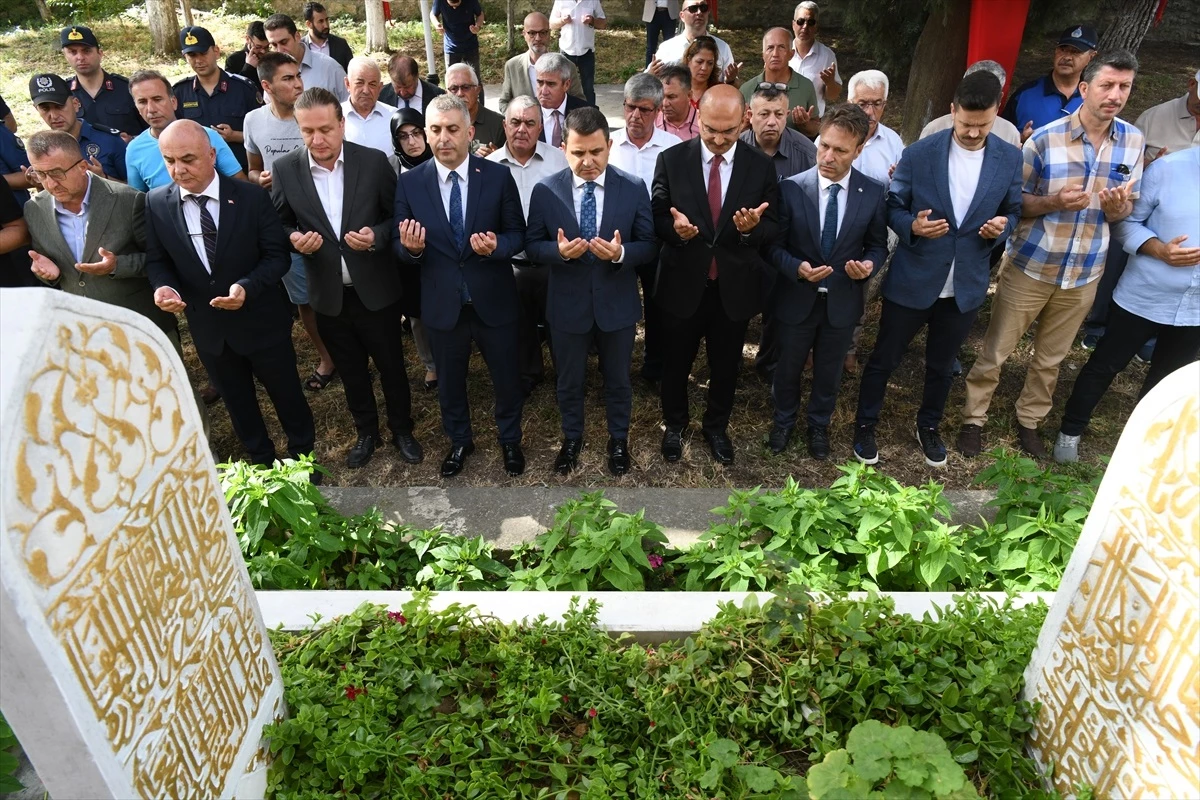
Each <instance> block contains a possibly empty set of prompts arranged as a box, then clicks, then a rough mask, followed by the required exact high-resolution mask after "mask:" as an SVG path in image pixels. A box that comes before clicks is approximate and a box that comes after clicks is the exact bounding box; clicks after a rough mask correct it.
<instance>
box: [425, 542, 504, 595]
mask: <svg viewBox="0 0 1200 800" xmlns="http://www.w3.org/2000/svg"><path fill="white" fill-rule="evenodd" d="M409 546H410V547H411V548H412V552H413V553H414V554H415V555H416V557H417V559H418V560H420V562H421V569H420V570H419V571H418V572H417V574H416V576H415V577H414V578H413V583H414V584H415V585H418V586H428V587H430V588H432V589H437V590H438V591H450V590H457V591H478V590H486V589H495V588H497V585H498V584H499V583H500V582H502V581H503V580H504V579H505V578H507V577H508V575H509V569H508V567H506V566H504V565H503V564H501V563H500V562H499V561H497V560H496V559H495V558H493V557H492V555H493V550H494V548H493V545H492V544H491V542H486V541H484V540H483V539H482V538H480V537H475V538H473V539H468V538H466V537H464V536H455V535H453V534H449V533H443V532H442V531H441V530H440V529H439V530H433V531H417V532H416V533H414V534H413V537H412V540H411V542H410V543H409Z"/></svg>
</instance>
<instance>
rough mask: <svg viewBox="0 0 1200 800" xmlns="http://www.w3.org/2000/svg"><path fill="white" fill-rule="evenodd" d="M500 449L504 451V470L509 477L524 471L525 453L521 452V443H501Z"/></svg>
mask: <svg viewBox="0 0 1200 800" xmlns="http://www.w3.org/2000/svg"><path fill="white" fill-rule="evenodd" d="M500 449H501V450H503V451H504V471H505V472H507V473H508V476H509V477H510V478H515V477H517V476H518V475H520V474H521V473H522V472H524V471H525V454H524V453H523V452H521V445H519V444H517V443H516V442H513V443H511V444H501V445H500Z"/></svg>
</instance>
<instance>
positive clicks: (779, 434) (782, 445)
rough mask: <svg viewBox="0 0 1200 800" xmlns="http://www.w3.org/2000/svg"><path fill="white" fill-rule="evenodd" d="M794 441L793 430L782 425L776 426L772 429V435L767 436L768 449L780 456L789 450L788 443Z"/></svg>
mask: <svg viewBox="0 0 1200 800" xmlns="http://www.w3.org/2000/svg"><path fill="white" fill-rule="evenodd" d="M791 439H792V429H791V428H785V427H784V426H782V425H775V426H773V427H772V428H771V433H770V435H768V436H767V447H769V448H770V449H771V452H772V453H774V454H775V455H779V454H780V453H782V452H783V451H784V450H787V448H788V442H790V441H791Z"/></svg>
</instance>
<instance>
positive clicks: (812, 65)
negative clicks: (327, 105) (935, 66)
mask: <svg viewBox="0 0 1200 800" xmlns="http://www.w3.org/2000/svg"><path fill="white" fill-rule="evenodd" d="M831 65H832V66H833V79H834V81H836V82H837V83H838V84H840V83H841V82H842V73H841V72H839V71H838V68H837V56H836V55H834V53H833V51H832V50H830V49H829V48H828V47H826V46H825V45H823V44H821V43H820V42H813V46H812V48H811V49H810V50H809V51H808V55H806V56H804V57H803V58H801V56H800V54H799V53H797V52H796V43H795V40H794V39H793V40H792V58H791V60H790V61H788V66H789V67H791V68H792V71H793V72H799V73H800V74H801V75H803V76H804V77H806V78H808V79H809V80H810V81H812V82H813V86H814V87H816V90H817V114H824V113H825V81H823V80H821V73H822V72H824V71H825V69H826V68H828V67H829V66H831ZM307 85H308V84H305V86H307Z"/></svg>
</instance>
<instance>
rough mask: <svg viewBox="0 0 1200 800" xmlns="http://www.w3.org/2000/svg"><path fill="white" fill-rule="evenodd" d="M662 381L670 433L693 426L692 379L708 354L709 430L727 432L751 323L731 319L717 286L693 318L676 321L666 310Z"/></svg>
mask: <svg viewBox="0 0 1200 800" xmlns="http://www.w3.org/2000/svg"><path fill="white" fill-rule="evenodd" d="M662 318H663V361H664V363H663V376H662V390H661V393H660V399H661V401H662V411H663V421H664V422H666V424H667V427H668V428H684V427H686V426H687V424H688V397H687V395H688V375H689V374H690V373H691V371H692V363H693V362H694V361H695V360H696V354H697V353H698V352H699V351H700V341H701V340H703V341H704V343H705V349H706V350H707V351H708V372H709V378H708V404H707V406H706V407H705V409H704V420H703V423H702V424H703V427H704V430H706V431H709V432H712V433H724V432H725V429H726V428H727V427H728V426H729V415H730V413H731V412H732V411H733V396H734V393H735V391H736V390H737V379H738V371H739V370H740V369H741V367H742V344H743V343H744V342H745V340H746V328H747V326H749V324H750V320H748V319H741V320H735V319H730V318H729V317H728V316H726V314H725V308H724V306H722V305H721V291H720V288H719V286H718V285H717V281H710V282H709V284H708V286H707V287H706V288H705V290H704V296H703V298H702V299H701V300H700V306H699V307H698V308H697V309H696V312H695V313H694V314H692V315H691V316H690V317H677V316H675V315H674V314H672V313H671V312H670V311H667V310H666V309H663V311H662Z"/></svg>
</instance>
